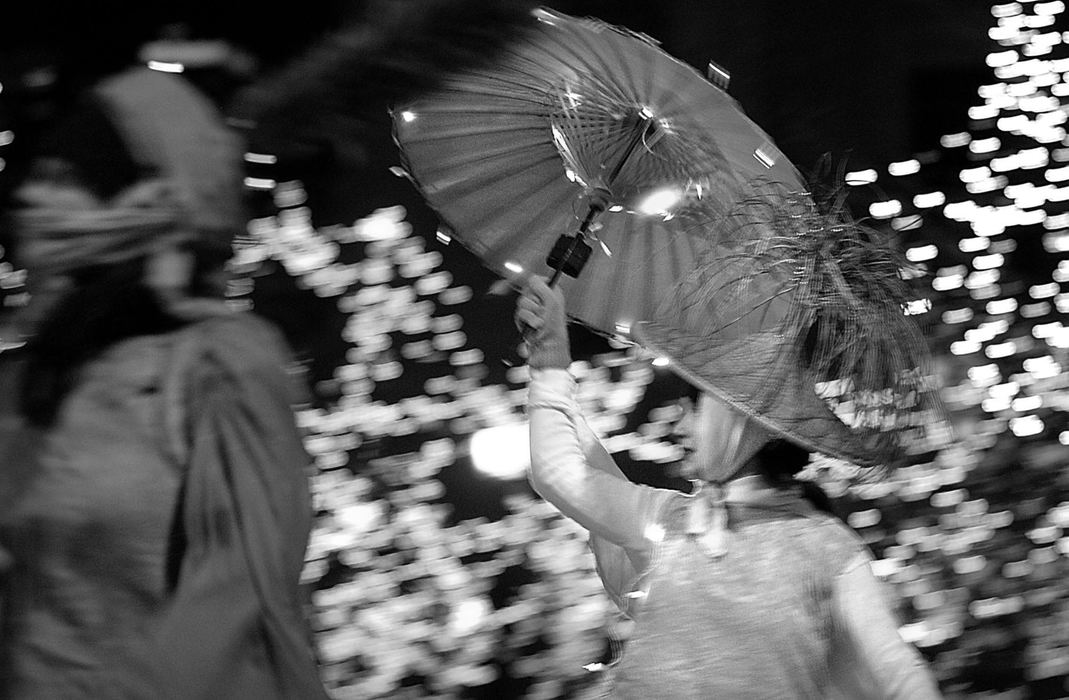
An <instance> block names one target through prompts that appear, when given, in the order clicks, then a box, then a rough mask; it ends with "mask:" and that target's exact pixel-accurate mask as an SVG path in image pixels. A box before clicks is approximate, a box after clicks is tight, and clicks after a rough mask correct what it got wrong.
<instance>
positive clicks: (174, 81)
mask: <svg viewBox="0 0 1069 700" xmlns="http://www.w3.org/2000/svg"><path fill="white" fill-rule="evenodd" d="M242 196H243V195H242V171H241V150H240V145H239V143H238V142H237V140H236V139H235V138H234V136H233V135H232V134H231V133H230V132H229V131H228V130H227V129H226V128H225V127H224V125H223V121H222V119H221V117H220V115H219V114H218V112H217V111H216V109H215V107H214V106H213V105H212V104H211V103H210V102H209V101H208V100H207V99H206V98H205V97H204V96H203V95H202V94H201V93H199V92H198V91H197V90H196V89H194V88H193V86H192V85H191V84H190V83H189V82H188V81H186V80H185V79H184V78H182V77H181V76H176V75H172V74H166V73H159V72H156V71H151V70H148V69H145V68H133V69H130V70H127V71H124V72H121V73H119V74H116V75H114V76H111V77H109V78H106V79H104V80H103V81H101V82H100V83H99V84H97V85H96V86H95V87H94V88H93V89H92V90H90V91H89V94H88V95H87V96H86V98H85V99H84V100H83V101H82V102H81V103H80V105H79V106H78V107H77V108H75V109H74V110H73V113H72V114H70V115H68V117H67V118H66V120H65V123H63V124H62V125H61V126H59V128H57V129H56V131H55V133H54V134H53V135H52V137H51V138H49V139H47V140H46V142H45V143H44V144H43V146H42V149H41V153H40V155H39V157H38V159H37V160H36V162H35V164H34V166H33V167H32V169H31V172H30V174H29V175H28V176H27V178H26V180H25V182H23V183H22V184H21V185H20V186H19V188H18V189H17V191H16V192H15V197H14V198H15V202H14V205H13V206H14V209H13V211H12V212H11V218H12V221H13V226H14V230H15V234H16V237H17V238H16V240H17V243H18V248H17V250H16V251H15V252H16V255H17V256H18V260H19V261H20V262H21V263H22V264H24V265H25V267H26V268H27V270H28V273H29V284H30V285H31V287H30V289H31V292H32V293H33V296H32V300H31V302H30V306H29V307H28V308H27V309H26V311H27V315H26V318H24V319H23V323H24V324H26V325H25V330H26V332H27V334H28V338H29V340H28V343H27V345H26V347H25V350H24V352H22V355H23V357H21V358H19V360H18V363H17V364H18V366H17V367H16V368H15V369H13V370H12V369H10V368H9V372H12V373H13V374H14V376H12V374H8V375H6V377H5V380H4V381H5V391H15V390H17V391H18V392H19V396H18V402H17V409H18V414H19V416H18V420H17V421H16V422H15V424H12V423H11V421H10V420H9V421H8V422H7V423H5V425H4V428H5V430H4V431H3V433H2V434H0V465H2V470H0V486H2V488H0V547H3V548H4V549H6V550H7V551H8V552H9V554H10V557H11V563H10V567H9V570H8V572H7V573H6V575H5V576H4V577H3V587H4V591H3V592H4V596H3V602H4V606H5V610H4V611H3V615H2V616H0V620H2V629H0V696H3V697H10V698H90V697H92V698H172V697H173V698H181V699H183V700H184V699H186V698H325V697H326V694H325V691H324V689H323V686H322V685H321V683H320V680H319V677H318V671H317V666H316V661H315V657H314V654H313V648H312V643H311V630H310V628H309V626H308V624H307V621H306V618H305V614H304V607H303V601H302V596H301V595H300V587H299V581H300V573H301V569H302V566H303V561H304V553H305V547H306V543H307V539H308V536H309V531H310V527H311V522H312V518H311V516H312V512H311V504H310V498H309V493H308V484H307V476H308V475H307V473H306V471H305V470H306V468H307V467H308V466H309V459H308V457H307V455H306V453H305V451H304V449H303V445H302V441H301V436H300V434H299V433H298V430H297V427H296V425H295V422H294V416H293V413H292V409H291V406H292V404H293V403H294V402H295V401H296V400H297V398H298V393H297V391H296V386H295V385H294V384H293V383H292V381H291V380H292V377H291V376H290V375H289V374H287V371H286V367H287V365H288V363H289V362H290V358H289V349H288V348H287V347H286V345H285V343H284V342H283V340H282V338H281V336H280V334H279V333H278V332H277V331H276V330H275V328H274V327H272V326H271V325H269V324H268V323H267V322H266V321H263V320H261V319H260V318H258V317H257V316H255V315H253V314H251V313H239V312H233V311H232V310H231V309H230V308H229V307H228V306H227V304H226V303H225V301H224V299H223V291H224V289H223V288H224V281H225V276H224V263H225V262H226V260H227V259H228V258H229V257H230V253H231V241H232V239H233V237H234V235H235V234H236V233H238V232H240V231H242V230H243V229H244V224H245V215H244V211H243V202H242Z"/></svg>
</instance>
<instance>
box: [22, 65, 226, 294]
mask: <svg viewBox="0 0 1069 700" xmlns="http://www.w3.org/2000/svg"><path fill="white" fill-rule="evenodd" d="M92 97H93V98H94V100H95V102H96V104H98V105H99V107H100V108H101V109H102V111H103V112H104V114H105V115H106V116H107V118H108V119H109V121H110V122H111V124H112V125H113V126H114V128H115V130H116V131H117V132H118V134H119V136H120V137H121V139H122V142H123V145H124V146H125V147H126V149H127V151H128V152H129V154H130V156H131V157H132V159H133V160H134V162H135V164H136V166H137V168H138V171H139V172H142V173H144V175H143V177H141V178H140V179H138V180H137V181H136V182H134V183H133V184H131V185H129V186H128V187H126V188H125V189H123V190H121V191H119V192H118V193H117V194H116V195H114V196H113V197H111V198H108V199H102V198H100V197H99V196H97V195H96V194H95V193H94V192H93V190H92V189H91V188H90V187H88V186H86V184H85V182H84V180H91V179H92V178H93V177H94V176H95V174H94V173H79V174H77V175H79V176H80V177H81V178H82V179H83V181H82V182H79V181H78V180H77V179H72V178H71V177H69V174H68V173H66V172H64V171H63V170H62V169H57V168H56V167H55V166H53V167H52V169H51V170H50V169H48V168H45V169H43V170H39V171H38V172H36V173H35V174H33V175H31V177H30V178H29V179H28V180H27V182H26V183H25V184H23V185H22V186H21V187H20V188H19V190H18V191H17V193H16V198H17V199H18V200H19V204H20V205H21V206H20V208H19V209H18V210H17V211H16V212H15V213H14V215H13V216H14V220H15V226H16V231H17V235H18V238H19V258H20V261H21V262H22V264H24V265H25V266H26V268H27V269H28V270H29V272H30V274H31V275H34V276H49V275H64V274H67V273H70V272H73V271H76V270H78V269H83V268H87V267H93V266H98V265H112V264H116V263H119V262H123V261H125V260H130V259H134V258H137V257H142V256H144V255H146V254H148V253H150V252H152V251H153V250H155V249H157V248H160V247H163V246H166V245H171V244H175V243H182V242H191V241H196V240H202V241H207V242H210V243H214V244H218V245H229V243H230V241H231V239H232V238H233V236H234V234H235V233H237V232H239V231H240V230H241V229H242V228H243V227H244V221H245V217H244V216H243V211H242V210H243V202H242V190H241V187H242V178H241V160H240V157H241V151H240V149H239V145H238V142H237V139H236V137H235V135H234V134H232V133H231V132H230V131H229V130H228V129H227V127H226V126H225V124H224V123H223V121H222V118H221V116H220V115H219V113H218V111H217V110H216V108H215V106H214V105H213V104H212V103H211V102H210V101H209V100H208V99H207V98H206V97H205V96H203V95H202V94H201V93H199V92H198V91H197V90H196V89H195V88H194V87H193V86H192V85H190V84H189V83H188V82H187V81H186V80H185V79H184V78H182V77H180V76H176V75H171V74H167V73H161V72H158V71H153V70H149V69H147V68H134V69H131V70H128V71H126V72H123V73H120V74H118V75H116V76H113V77H111V78H109V79H106V80H104V81H102V82H101V83H100V84H98V85H97V86H96V87H95V88H93V90H92Z"/></svg>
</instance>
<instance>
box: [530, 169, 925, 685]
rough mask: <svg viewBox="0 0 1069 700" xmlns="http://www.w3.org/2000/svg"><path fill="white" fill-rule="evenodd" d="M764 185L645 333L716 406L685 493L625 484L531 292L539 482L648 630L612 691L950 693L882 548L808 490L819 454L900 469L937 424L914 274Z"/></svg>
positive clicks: (636, 623) (704, 417) (632, 644)
mask: <svg viewBox="0 0 1069 700" xmlns="http://www.w3.org/2000/svg"><path fill="white" fill-rule="evenodd" d="M757 189H758V190H759V191H757V192H755V194H754V196H753V197H752V198H751V199H749V200H747V201H746V202H745V203H744V204H743V205H742V206H740V207H739V208H738V210H737V211H736V212H734V213H733V214H732V215H731V216H730V217H728V223H727V224H721V225H722V226H724V228H722V229H721V230H724V231H728V232H729V233H728V234H726V235H722V236H721V237H720V238H719V239H718V240H719V242H718V243H717V244H715V245H714V246H713V247H712V248H711V250H709V251H708V253H707V255H706V256H705V257H704V258H703V262H702V263H701V264H700V265H699V266H698V267H696V269H695V270H694V271H693V272H691V273H690V274H689V275H687V276H686V277H684V278H683V279H682V280H681V281H680V282H679V284H678V285H677V286H676V287H675V289H674V291H673V292H672V293H670V294H669V295H668V297H667V298H666V299H665V300H664V303H663V304H662V306H661V308H660V311H659V313H658V315H657V320H656V321H653V322H648V323H641V324H638V325H637V326H636V327H635V328H634V329H633V333H634V335H635V336H636V338H637V339H638V340H639V342H640V343H641V344H642V345H644V346H646V348H647V349H649V350H651V351H652V352H655V353H657V354H658V355H661V356H666V357H668V358H669V359H670V360H671V361H672V366H673V368H674V369H675V371H676V372H678V373H679V374H680V375H681V376H682V377H683V378H684V379H686V380H688V381H689V382H690V383H691V384H693V385H694V386H695V387H696V388H697V389H698V390H700V395H699V398H698V401H697V405H696V410H694V411H693V412H691V413H690V414H689V415H688V416H686V417H685V418H684V419H683V420H682V421H681V423H682V424H681V425H680V426H679V427H678V428H677V430H678V431H679V432H680V434H681V435H682V438H683V444H684V447H685V450H686V452H687V454H688V456H687V457H686V458H685V462H686V463H685V466H684V468H685V469H686V471H687V472H688V473H689V474H690V476H691V478H692V479H693V484H694V487H693V489H692V491H691V492H690V493H682V492H679V491H673V490H666V489H659V488H654V487H650V486H645V485H640V484H636V483H634V482H631V481H629V480H628V479H627V478H626V477H625V475H624V474H623V473H622V471H621V470H620V469H619V468H618V467H617V465H616V464H615V463H614V461H613V459H612V457H611V456H610V454H609V453H608V452H607V451H606V449H605V448H604V447H603V446H602V445H601V443H600V442H599V441H598V439H597V437H596V435H595V434H594V433H593V432H592V431H591V429H590V428H589V427H588V426H587V424H586V423H585V421H584V419H583V417H582V414H581V411H580V408H579V405H578V404H577V402H576V391H575V386H576V385H575V381H574V379H573V378H572V376H571V375H570V374H569V373H568V367H569V364H570V363H571V357H570V350H569V346H568V335H567V332H566V315H565V311H564V300H563V296H562V294H561V292H560V291H559V290H558V289H555V288H550V287H548V286H547V285H546V283H545V282H543V281H542V280H541V279H538V278H533V277H532V278H530V279H529V280H528V282H527V284H526V288H525V290H524V293H523V295H522V296H521V298H520V301H519V303H518V307H517V315H516V320H517V324H518V325H519V326H520V327H521V328H526V329H527V331H526V337H527V347H528V352H529V360H528V362H529V367H530V370H531V382H530V386H529V403H528V409H529V416H530V426H531V427H530V430H531V472H530V480H531V483H532V485H533V486H534V488H535V490H536V491H537V492H538V493H539V494H541V495H542V496H543V497H544V498H545V499H546V500H547V501H549V502H550V503H552V504H554V505H555V506H556V507H557V508H558V509H559V510H560V511H561V512H562V513H563V514H564V515H566V516H568V517H570V518H572V519H574V520H575V521H576V522H578V523H579V524H581V525H582V526H583V527H585V528H586V529H587V530H589V532H590V545H591V548H592V550H593V551H594V554H595V558H596V563H597V570H598V573H599V575H600V577H601V579H602V582H603V583H604V585H605V588H606V591H607V592H608V594H609V595H610V597H611V598H612V599H613V601H614V602H615V603H616V604H617V606H618V607H619V608H620V610H621V612H622V614H623V615H624V616H625V617H627V618H629V619H630V620H632V621H633V627H632V631H631V632H630V634H629V638H628V639H627V640H626V642H625V644H626V646H625V648H624V650H623V652H622V654H618V655H617V658H616V659H615V660H614V661H613V663H612V664H611V665H610V667H609V670H608V672H607V673H606V677H605V682H604V686H603V688H602V690H604V692H605V693H606V694H607V695H611V696H612V697H621V698H653V697H656V698H669V697H679V698H696V697H716V698H769V699H771V698H775V699H777V700H784V699H786V698H823V697H845V698H899V699H901V700H924V699H926V698H938V697H940V695H939V691H938V689H937V686H936V683H935V681H934V680H933V678H932V676H931V675H930V673H929V671H928V670H927V668H926V666H925V665H924V663H923V660H922V659H921V658H920V656H919V654H918V653H917V651H916V650H915V649H914V648H913V647H912V646H910V645H908V644H907V643H906V642H904V641H903V640H902V638H901V637H900V636H899V633H898V625H897V623H896V620H895V617H894V614H893V612H892V608H891V606H890V598H889V595H888V593H887V592H885V591H883V590H882V589H881V588H882V584H881V583H880V582H879V581H878V580H877V579H876V578H875V577H874V575H873V573H872V571H871V570H870V567H869V563H870V561H871V555H870V554H869V552H868V550H867V548H866V546H865V545H864V543H863V542H862V541H861V539H860V538H859V537H857V535H855V534H854V533H853V532H852V531H851V530H850V529H849V528H848V527H847V526H846V525H845V523H843V522H842V521H841V520H839V519H838V518H835V517H834V516H832V515H830V514H829V513H828V512H826V507H827V501H826V499H821V498H814V497H813V494H815V493H817V492H818V491H819V489H815V487H814V486H813V485H805V486H803V482H801V481H799V480H798V479H796V478H795V477H796V475H797V474H798V472H800V471H801V470H802V469H803V467H804V466H805V465H806V463H807V462H808V461H809V458H810V453H811V452H816V453H822V454H824V455H827V456H830V457H833V458H839V459H843V460H847V461H849V462H851V463H853V464H855V465H858V467H857V469H858V471H859V473H862V472H864V471H865V470H864V468H865V467H869V468H872V469H880V468H881V467H880V465H883V467H884V468H886V466H887V465H893V464H894V463H896V462H897V461H899V460H901V459H902V458H903V457H904V454H903V449H904V441H905V440H906V439H908V437H909V436H910V433H909V431H911V430H912V431H914V432H913V434H912V437H913V438H916V436H917V431H923V430H924V426H925V425H926V424H928V425H935V424H936V423H938V422H939V417H940V412H939V408H938V400H937V397H935V396H934V387H932V386H931V385H930V380H928V379H927V378H926V377H924V376H923V375H922V374H920V367H921V366H922V364H923V362H924V360H925V354H926V352H925V348H924V345H923V340H922V338H921V337H920V335H919V331H918V330H917V328H916V327H915V326H914V325H913V324H912V321H911V319H909V318H907V317H906V316H905V315H904V312H903V306H902V304H904V303H905V301H907V300H908V296H907V295H906V293H905V290H904V289H902V281H901V279H900V277H899V269H898V265H897V264H896V263H894V262H893V261H892V258H891V256H890V250H889V249H886V248H885V247H884V246H883V245H882V244H881V243H880V241H879V240H878V239H877V237H876V235H875V234H874V233H873V232H871V231H868V230H866V229H862V228H860V227H857V226H855V225H853V224H852V223H850V222H849V221H847V220H846V219H845V217H843V216H842V215H841V214H836V213H827V212H821V211H819V210H818V207H817V206H816V205H815V204H814V203H813V200H812V199H811V197H810V196H809V195H808V194H807V193H804V192H787V191H783V188H780V187H776V186H772V185H768V186H761V187H759V188H757ZM818 391H819V392H821V393H822V394H823V398H821V397H819V396H818ZM807 494H809V497H807Z"/></svg>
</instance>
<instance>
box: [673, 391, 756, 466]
mask: <svg viewBox="0 0 1069 700" xmlns="http://www.w3.org/2000/svg"><path fill="white" fill-rule="evenodd" d="M680 405H681V407H682V411H683V413H682V416H681V417H680V419H679V421H678V422H677V423H676V426H675V435H676V437H677V439H678V441H679V444H680V445H681V446H682V447H683V453H684V457H683V468H682V471H683V475H684V476H686V477H687V478H694V479H697V478H701V479H711V478H724V477H727V476H730V475H731V474H732V473H734V472H735V471H736V470H737V469H738V467H740V466H742V464H743V463H744V462H745V461H746V460H748V459H750V457H752V456H753V454H754V453H755V452H756V451H757V450H758V448H760V446H761V445H763V444H764V443H765V442H767V440H768V434H767V433H766V432H765V431H764V430H763V429H762V428H761V427H760V426H759V425H757V423H755V422H754V421H752V420H750V419H749V418H747V417H746V416H745V415H743V414H742V413H739V412H738V411H735V410H734V409H732V408H729V407H728V405H727V404H725V403H723V402H721V401H718V400H717V399H715V398H713V397H712V396H711V395H709V394H705V393H703V394H701V395H700V396H699V397H698V399H697V401H696V402H695V401H692V400H691V399H689V398H685V399H682V400H681V403H680Z"/></svg>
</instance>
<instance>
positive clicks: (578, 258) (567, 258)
mask: <svg viewBox="0 0 1069 700" xmlns="http://www.w3.org/2000/svg"><path fill="white" fill-rule="evenodd" d="M606 204H607V202H606V201H605V199H604V197H602V196H598V197H597V198H592V201H591V202H590V205H589V206H588V207H587V210H586V216H584V217H583V221H582V223H581V224H579V229H578V230H577V231H576V232H575V233H574V234H573V235H571V236H568V235H564V236H561V237H560V238H559V239H558V240H557V244H556V245H555V246H553V252H551V253H550V254H549V262H550V264H551V265H552V266H553V275H552V276H551V277H550V278H549V286H550V287H552V286H554V285H556V284H557V280H558V279H560V275H561V273H562V272H568V274H570V275H571V276H572V277H578V276H579V271H580V270H582V269H583V265H585V264H586V261H587V258H588V257H589V256H590V246H589V245H587V243H586V241H584V240H583V238H584V236H586V233H587V231H589V230H590V227H591V225H593V223H594V220H595V219H597V217H598V214H600V213H601V212H603V211H605V205H606Z"/></svg>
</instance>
